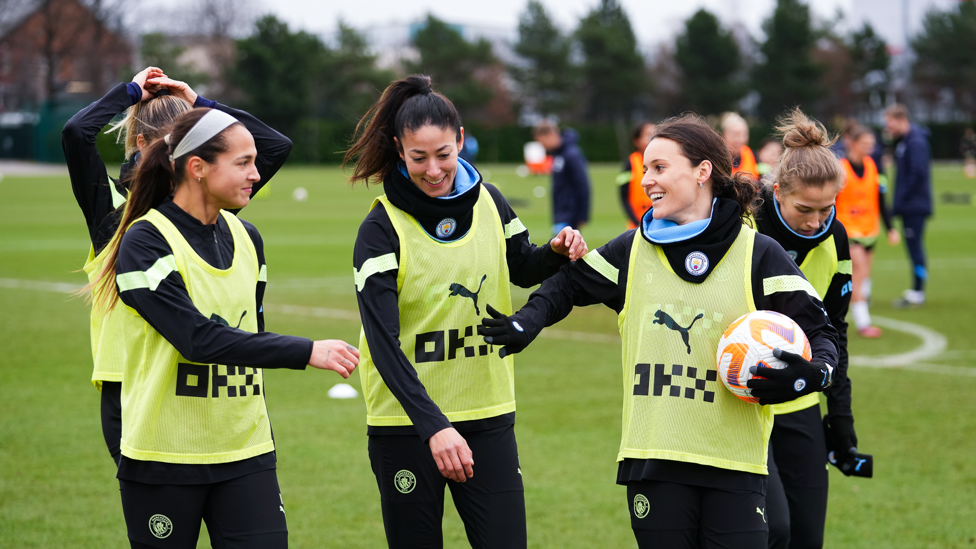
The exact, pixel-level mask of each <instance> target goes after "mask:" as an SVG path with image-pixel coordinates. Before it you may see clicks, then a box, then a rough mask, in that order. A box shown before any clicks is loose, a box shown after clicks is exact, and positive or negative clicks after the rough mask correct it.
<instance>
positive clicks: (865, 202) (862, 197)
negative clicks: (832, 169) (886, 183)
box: [836, 156, 881, 238]
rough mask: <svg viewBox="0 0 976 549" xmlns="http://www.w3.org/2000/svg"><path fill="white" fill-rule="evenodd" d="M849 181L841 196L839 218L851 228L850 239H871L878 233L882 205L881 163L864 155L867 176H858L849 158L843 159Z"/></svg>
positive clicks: (838, 206) (846, 226)
mask: <svg viewBox="0 0 976 549" xmlns="http://www.w3.org/2000/svg"><path fill="white" fill-rule="evenodd" d="M840 163H841V165H842V166H843V167H844V174H845V177H846V178H847V184H846V185H845V186H844V190H842V191H841V192H840V194H838V195H837V202H836V208H837V219H838V220H839V221H840V222H841V223H843V224H844V227H845V228H846V229H847V236H848V237H850V238H869V237H874V236H877V235H878V229H879V225H878V220H879V218H880V217H881V208H880V205H879V204H878V186H879V185H880V184H881V183H880V181H879V179H878V166H877V164H875V163H874V160H872V159H871V157H870V156H865V157H864V177H858V176H857V174H856V173H854V168H853V167H852V166H851V163H850V162H849V161H848V160H847V159H846V158H844V159H841V161H840Z"/></svg>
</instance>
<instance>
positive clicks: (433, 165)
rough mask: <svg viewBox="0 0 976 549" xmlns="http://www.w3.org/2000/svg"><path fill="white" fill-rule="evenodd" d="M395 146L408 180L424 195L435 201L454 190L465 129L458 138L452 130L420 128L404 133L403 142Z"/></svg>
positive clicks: (430, 127)
mask: <svg viewBox="0 0 976 549" xmlns="http://www.w3.org/2000/svg"><path fill="white" fill-rule="evenodd" d="M396 142H397V147H398V149H399V151H400V158H401V159H402V160H403V162H404V163H405V164H406V165H407V173H408V174H409V175H410V180H411V181H413V184H414V185H416V186H417V188H418V189H420V190H421V191H423V193H424V194H426V195H427V196H429V197H431V198H438V197H441V196H447V195H448V194H450V193H451V191H452V190H454V175H455V174H456V173H457V170H458V151H460V150H461V147H462V145H463V144H464V128H461V135H460V138H459V136H458V135H457V134H456V133H455V132H454V129H453V128H450V127H447V128H438V127H437V126H433V125H428V126H423V127H421V128H419V129H418V130H417V131H414V132H411V131H406V132H404V134H403V139H402V140H400V139H397V140H396Z"/></svg>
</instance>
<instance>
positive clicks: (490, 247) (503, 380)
mask: <svg viewBox="0 0 976 549" xmlns="http://www.w3.org/2000/svg"><path fill="white" fill-rule="evenodd" d="M463 142H464V130H463V128H462V127H461V119H460V117H459V115H458V112H457V110H456V109H455V108H454V105H453V104H452V103H451V101H450V100H448V99H447V98H446V97H444V96H443V95H441V94H439V93H437V92H435V91H433V90H432V89H431V80H430V78H429V77H427V76H422V75H413V76H410V77H407V78H405V79H402V80H397V81H395V82H393V83H391V84H390V85H389V86H388V87H387V88H386V90H385V91H384V92H383V95H382V97H380V99H379V100H378V101H377V102H376V103H375V104H374V105H373V106H372V107H371V108H370V110H369V111H368V112H367V114H366V116H365V117H363V119H362V120H361V121H360V122H359V125H358V127H357V130H356V141H355V143H354V144H353V145H352V147H351V148H350V149H349V151H348V152H347V153H346V156H345V161H347V162H348V161H355V171H354V172H353V175H352V178H351V182H356V181H366V182H367V183H382V185H383V190H384V192H385V194H384V195H383V196H380V197H379V198H377V199H376V200H374V201H373V205H372V208H371V209H370V212H369V214H368V215H367V216H366V219H365V220H364V221H363V223H362V225H360V227H359V236H358V237H357V238H356V245H355V250H354V252H353V267H354V274H355V282H356V290H357V292H356V295H357V297H358V300H359V313H360V316H361V318H362V322H363V336H362V338H361V340H360V341H361V343H360V346H361V347H362V349H363V367H362V368H361V370H360V371H361V379H362V385H363V395H364V397H365V398H366V413H367V415H366V424H367V434H368V435H369V458H370V462H371V464H372V469H373V473H374V474H375V475H376V483H377V485H378V486H379V492H380V500H381V502H382V508H383V524H384V526H385V527H386V537H387V541H388V543H389V546H390V547H393V548H399V547H441V546H442V545H443V533H442V526H441V522H442V517H443V512H444V489H445V485H446V486H447V487H449V488H450V490H451V494H452V495H453V499H454V503H455V506H456V507H457V510H458V513H459V514H460V516H461V519H462V520H463V521H464V525H465V529H466V531H467V535H468V541H469V542H470V543H471V546H472V547H478V548H481V547H486V548H487V547H511V548H518V547H525V546H526V530H525V499H524V495H523V486H522V475H521V469H520V466H519V462H518V448H517V446H516V441H515V378H514V363H513V359H512V357H510V356H508V357H507V356H505V355H504V354H501V355H500V354H498V353H497V352H492V349H491V348H490V347H489V346H488V345H484V344H479V343H481V341H480V340H479V339H478V338H477V337H476V335H475V327H476V326H477V325H478V323H479V320H480V318H481V317H482V316H483V315H485V314H487V313H493V312H494V313H495V314H501V313H497V312H495V311H494V309H493V308H492V305H493V306H494V307H498V309H499V310H501V311H502V312H504V313H510V312H511V307H512V304H511V297H510V294H509V291H510V290H509V283H514V284H515V285H516V286H520V287H523V288H528V287H530V286H533V285H535V284H538V283H540V282H542V281H543V280H544V279H545V278H547V277H549V276H551V275H552V274H553V273H555V272H557V271H558V270H559V268H560V267H562V266H563V265H565V264H566V263H568V262H569V261H570V260H574V259H576V258H578V257H581V256H582V255H583V254H584V253H585V252H586V244H585V243H584V242H583V239H582V237H581V236H580V234H579V232H578V231H576V230H573V229H571V228H568V227H567V228H564V229H562V230H561V231H560V232H559V234H558V235H557V236H556V237H555V238H553V239H552V240H550V241H549V243H548V244H546V245H544V246H541V247H536V246H535V245H534V244H532V243H531V242H530V241H529V233H528V231H527V230H526V229H525V227H524V226H523V225H522V222H521V221H519V218H518V217H517V216H516V215H515V212H513V211H512V208H511V207H510V206H509V205H508V202H506V200H505V197H504V196H502V194H501V192H499V191H498V189H497V188H495V187H494V186H493V185H490V184H488V183H485V182H484V181H482V179H481V174H479V173H478V171H477V170H476V169H475V168H474V167H472V166H471V165H470V164H468V163H467V162H465V161H464V160H461V159H459V158H458V150H459V149H460V148H461V147H462V145H463ZM489 304H491V305H489Z"/></svg>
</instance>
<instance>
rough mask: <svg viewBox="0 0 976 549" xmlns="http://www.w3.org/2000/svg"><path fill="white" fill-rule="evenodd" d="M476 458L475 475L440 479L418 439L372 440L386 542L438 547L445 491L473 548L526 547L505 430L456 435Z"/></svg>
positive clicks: (510, 437) (518, 474)
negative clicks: (445, 488) (457, 479)
mask: <svg viewBox="0 0 976 549" xmlns="http://www.w3.org/2000/svg"><path fill="white" fill-rule="evenodd" d="M461 436H463V437H464V439H465V440H466V441H467V443H468V446H469V447H470V448H471V451H472V453H473V454H474V476H473V477H471V478H469V479H468V480H467V481H466V482H463V483H462V482H454V481H451V480H448V479H446V478H444V477H443V476H442V475H441V473H440V471H438V470H437V464H436V463H435V462H434V457H433V456H432V455H431V453H430V448H429V447H428V446H427V444H425V443H424V442H423V441H422V440H420V438H419V437H416V436H395V435H394V436H389V435H379V436H377V435H372V436H370V437H369V460H370V463H371V465H372V468H373V474H375V475H376V483H377V485H378V486H379V490H380V500H381V502H382V507H383V525H384V527H385V528H386V540H387V543H389V546H390V547H391V548H392V549H400V548H406V547H409V548H435V549H439V548H440V547H443V546H444V537H443V529H442V525H441V523H442V521H443V516H444V487H445V485H446V486H447V487H449V488H450V490H451V497H452V498H453V499H454V506H455V507H456V508H457V510H458V514H459V515H460V516H461V520H462V521H463V522H464V529H465V532H466V533H467V536H468V542H469V543H470V544H471V547H472V548H474V549H481V548H485V549H487V548H492V549H493V548H497V547H504V548H511V549H518V548H520V547H525V546H526V533H525V496H524V493H523V488H522V471H521V469H520V467H519V461H518V447H517V445H516V443H515V427H514V426H513V425H506V426H502V427H497V428H494V429H489V430H487V431H477V432H469V433H462V434H461Z"/></svg>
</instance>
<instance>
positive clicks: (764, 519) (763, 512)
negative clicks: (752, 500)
mask: <svg viewBox="0 0 976 549" xmlns="http://www.w3.org/2000/svg"><path fill="white" fill-rule="evenodd" d="M756 512H757V513H759V514H760V515H762V518H763V522H766V510H765V509H762V510H760V509H759V508H758V507H756Z"/></svg>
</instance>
